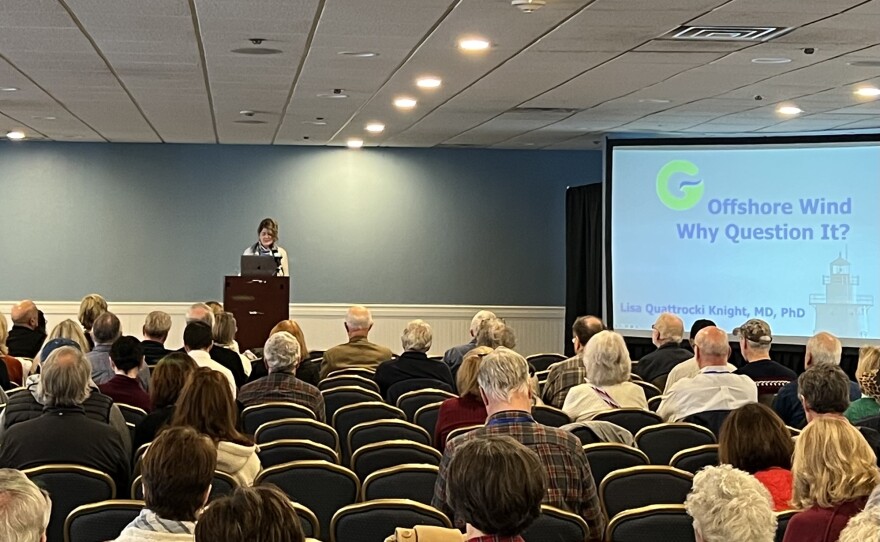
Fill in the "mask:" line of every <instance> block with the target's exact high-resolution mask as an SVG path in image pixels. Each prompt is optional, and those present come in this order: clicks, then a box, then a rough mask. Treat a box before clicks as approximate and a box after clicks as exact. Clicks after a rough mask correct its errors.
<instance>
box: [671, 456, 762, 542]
mask: <svg viewBox="0 0 880 542" xmlns="http://www.w3.org/2000/svg"><path fill="white" fill-rule="evenodd" d="M684 506H685V509H686V510H687V513H688V514H690V516H691V517H692V518H693V520H694V534H695V536H696V539H697V542H729V541H733V540H737V541H740V540H741V541H743V542H744V541H746V540H748V542H773V540H774V539H775V538H776V516H775V515H774V514H773V508H772V500H771V498H770V493H769V492H768V491H767V488H765V487H764V486H763V485H762V484H761V482H759V481H758V480H757V479H755V478H753V477H752V476H750V475H749V474H748V473H747V472H744V471H741V470H738V469H735V468H733V467H731V466H730V465H721V466H719V467H706V468H705V469H703V470H701V471H700V472H698V473H697V475H696V476H694V485H693V489H691V492H690V494H689V495H688V497H687V500H686V501H685V503H684Z"/></svg>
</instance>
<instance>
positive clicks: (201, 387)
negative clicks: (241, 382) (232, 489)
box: [171, 362, 261, 486]
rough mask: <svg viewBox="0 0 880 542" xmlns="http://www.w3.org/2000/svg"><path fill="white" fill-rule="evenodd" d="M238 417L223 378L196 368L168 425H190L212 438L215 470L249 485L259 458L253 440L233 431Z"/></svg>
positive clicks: (217, 373)
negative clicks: (214, 445) (215, 448)
mask: <svg viewBox="0 0 880 542" xmlns="http://www.w3.org/2000/svg"><path fill="white" fill-rule="evenodd" d="M197 363H198V362H197ZM237 414H238V409H237V408H236V406H235V400H234V399H233V397H232V394H231V393H229V386H228V385H227V381H226V379H225V378H224V377H223V375H222V374H220V373H219V372H217V371H214V370H212V369H209V368H207V367H199V368H198V369H196V370H195V372H193V374H192V375H190V377H189V379H187V382H186V384H185V385H184V386H183V391H181V392H180V398H179V399H178V400H177V406H176V407H175V409H174V417H173V418H172V419H171V426H173V427H179V426H189V427H192V428H194V429H195V430H196V431H198V432H199V433H204V434H205V435H208V436H209V437H211V439H212V440H213V441H214V442H215V443H216V444H217V470H219V471H221V472H225V473H226V474H228V475H230V476H232V477H233V478H235V480H236V482H238V484H239V485H242V486H249V485H251V484H253V483H254V478H256V476H257V473H259V472H260V468H261V466H260V458H259V457H257V448H256V446H255V445H254V443H253V441H252V440H250V439H249V438H248V437H247V436H245V435H242V434H241V433H239V432H238V431H237V430H236V429H235V425H236V423H235V422H236V416H237Z"/></svg>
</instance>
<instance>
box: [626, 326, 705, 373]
mask: <svg viewBox="0 0 880 542" xmlns="http://www.w3.org/2000/svg"><path fill="white" fill-rule="evenodd" d="M651 329H652V330H653V331H652V332H651V341H652V342H653V343H654V346H656V347H657V350H655V351H653V352H651V353H650V354H648V355H646V356H645V357H643V358H642V359H641V360H639V362H638V363H636V365H635V367H633V372H634V373H636V374H637V375H639V376H640V377H642V379H643V380H645V381H646V382H651V383H653V384H654V385H655V386H657V387H658V388H660V389H661V390H662V389H664V388H665V387H666V377H667V376H668V375H669V372H670V371H672V369H674V368H675V366H676V365H678V364H679V363H681V362H682V361H685V360H686V359H689V358H691V357H692V356H693V354H692V353H691V351H690V350H687V349H686V348H682V347H681V339H682V336H683V335H684V322H682V321H681V318H679V317H678V316H676V315H674V314H672V313H669V312H664V313H662V314H660V315H659V316H658V317H657V320H656V321H655V322H654V325H653V326H651Z"/></svg>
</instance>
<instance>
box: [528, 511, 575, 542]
mask: <svg viewBox="0 0 880 542" xmlns="http://www.w3.org/2000/svg"><path fill="white" fill-rule="evenodd" d="M589 536H590V528H589V527H588V526H587V522H586V521H584V518H582V517H580V516H579V515H577V514H573V513H571V512H567V511H565V510H560V509H559V508H556V507H555V506H550V505H548V504H542V505H541V515H540V516H538V518H537V519H536V520H535V521H534V523H532V524H531V525H530V526H529V527H528V528H527V529H526V530H525V532H524V533H523V534H522V537H523V539H524V540H525V541H526V542H561V541H568V540H571V541H572V542H575V541H577V542H581V541H583V540H587V538H588V537H589Z"/></svg>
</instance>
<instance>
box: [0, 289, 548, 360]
mask: <svg viewBox="0 0 880 542" xmlns="http://www.w3.org/2000/svg"><path fill="white" fill-rule="evenodd" d="M14 303H15V302H14V301H0V312H2V313H3V314H4V315H5V316H6V318H7V321H8V319H9V310H10V307H11V306H12V305H13V304H14ZM36 303H37V306H38V307H39V308H40V310H42V311H43V313H44V314H45V315H46V321H47V322H48V329H50V330H51V329H52V327H53V326H55V325H56V324H58V323H59V322H61V321H62V320H64V319H66V318H71V319H73V320H74V321H75V320H76V319H77V312H78V311H79V302H59V301H36ZM189 306H190V303H110V310H111V311H113V313H114V314H116V315H117V316H118V317H119V319H120V321H121V322H122V330H123V333H125V334H128V335H135V336H137V337H140V336H141V328H142V327H143V323H144V317H145V316H146V315H147V314H148V313H150V312H151V311H164V312H167V313H168V314H170V315H171V318H172V322H173V324H172V327H171V332H170V333H169V336H168V342H167V344H166V346H168V347H169V348H179V347H180V346H182V339H181V337H182V335H183V328H184V325H185V319H184V315H185V314H186V310H187V308H188V307H189ZM369 308H370V310H371V311H372V313H373V320H374V322H375V324H374V327H373V331H372V332H371V333H370V340H372V341H373V342H376V343H379V344H383V345H386V346H388V347H389V348H391V350H392V351H395V352H398V351H400V349H401V348H400V333H401V332H402V331H403V328H404V327H405V326H406V323H407V322H409V321H410V320H414V319H416V318H421V319H423V320H425V321H427V322H428V323H429V324H431V327H432V328H433V330H434V345H433V347H432V348H431V351H430V355H442V354H443V352H444V351H445V350H446V349H447V348H450V347H452V346H455V345H458V344H463V343H465V342H467V341H468V340H469V336H468V328H469V326H470V322H471V318H472V317H473V315H474V314H475V313H476V312H477V311H479V310H481V309H487V310H491V311H492V312H494V313H495V314H497V315H498V316H499V317H502V318H504V319H505V320H506V321H507V323H508V324H510V326H511V327H512V328H513V330H514V332H515V333H516V342H517V350H518V351H519V352H520V353H521V354H523V355H530V354H537V353H541V352H560V351H561V350H562V348H563V341H564V335H565V331H564V326H565V323H564V320H565V309H564V308H563V307H527V306H494V307H476V306H469V305H370V306H369ZM346 310H348V305H344V304H300V303H291V305H290V317H291V318H292V319H294V320H296V321H297V322H298V323H299V324H300V326H302V328H303V331H304V333H305V336H306V342H307V343H308V347H309V349H310V350H326V349H328V348H330V347H331V346H334V345H336V344H339V343H341V342H345V341H346V340H347V339H346V335H345V329H344V328H343V325H342V319H343V318H344V316H345V312H346Z"/></svg>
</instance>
